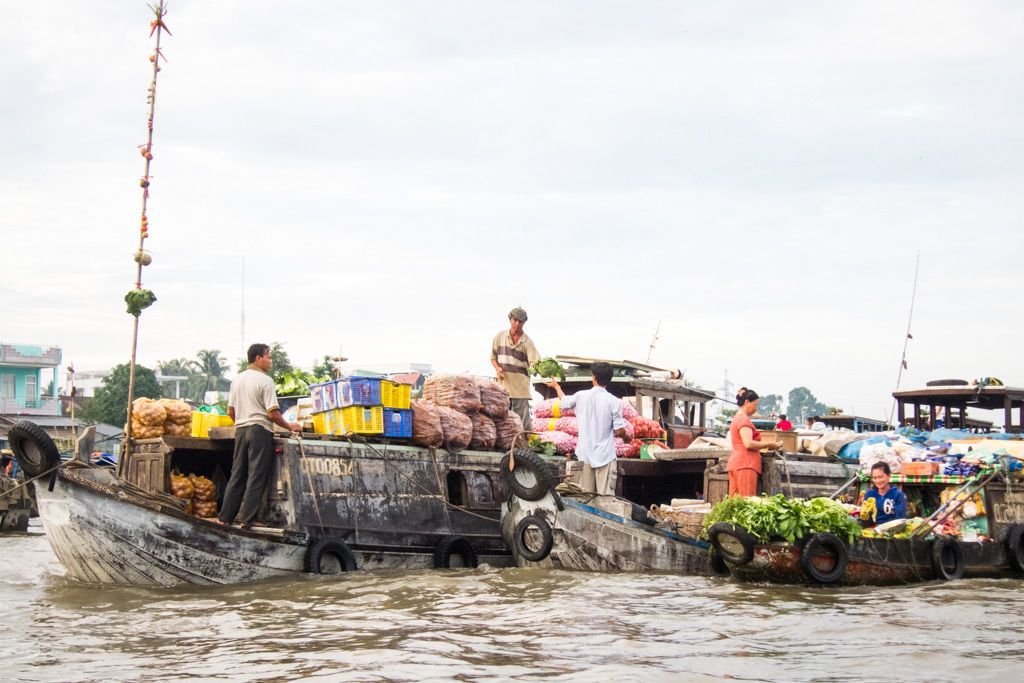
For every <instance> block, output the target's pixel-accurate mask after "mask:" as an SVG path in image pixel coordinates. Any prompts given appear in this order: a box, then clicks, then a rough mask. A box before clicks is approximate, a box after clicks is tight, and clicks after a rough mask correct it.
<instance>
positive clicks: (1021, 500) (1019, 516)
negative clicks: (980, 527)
mask: <svg viewBox="0 0 1024 683" xmlns="http://www.w3.org/2000/svg"><path fill="white" fill-rule="evenodd" d="M992 512H993V516H994V517H995V519H996V521H997V522H1000V523H1003V524H1007V523H1012V522H1021V521H1024V493H1017V492H1007V493H1006V494H1005V497H1004V498H1003V500H1002V501H1001V502H998V503H996V504H995V505H993V506H992Z"/></svg>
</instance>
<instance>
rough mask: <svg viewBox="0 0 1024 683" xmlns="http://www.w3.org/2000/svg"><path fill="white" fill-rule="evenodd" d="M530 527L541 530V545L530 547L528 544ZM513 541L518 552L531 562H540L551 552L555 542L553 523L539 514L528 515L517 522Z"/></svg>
mask: <svg viewBox="0 0 1024 683" xmlns="http://www.w3.org/2000/svg"><path fill="white" fill-rule="evenodd" d="M530 529H537V530H539V531H540V547H539V548H530V547H529V546H528V545H526V538H525V536H526V532H527V531H529V530H530ZM512 543H513V545H514V546H515V548H514V550H515V552H516V554H518V555H519V556H520V557H522V558H523V559H524V560H529V561H530V562H540V561H541V560H543V559H544V558H546V557H547V556H548V555H550V554H551V548H552V546H553V545H554V544H555V539H554V536H553V535H552V533H551V525H550V524H548V523H547V521H546V520H545V519H544V518H542V517H538V516H537V515H526V516H525V517H523V518H522V519H521V520H519V523H518V524H516V530H515V532H514V534H513V536H512Z"/></svg>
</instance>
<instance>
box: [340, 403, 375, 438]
mask: <svg viewBox="0 0 1024 683" xmlns="http://www.w3.org/2000/svg"><path fill="white" fill-rule="evenodd" d="M339 412H340V413H341V421H342V429H343V430H344V432H345V433H346V434H383V433H384V408H382V407H381V406H372V407H370V406H349V407H348V408H341V409H340V411H339Z"/></svg>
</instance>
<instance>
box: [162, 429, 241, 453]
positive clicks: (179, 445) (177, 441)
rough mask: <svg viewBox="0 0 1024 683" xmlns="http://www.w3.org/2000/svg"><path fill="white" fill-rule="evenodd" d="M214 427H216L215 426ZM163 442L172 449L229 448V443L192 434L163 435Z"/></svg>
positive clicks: (202, 449)
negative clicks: (200, 437)
mask: <svg viewBox="0 0 1024 683" xmlns="http://www.w3.org/2000/svg"><path fill="white" fill-rule="evenodd" d="M214 429H217V428H216V427H215V428H214ZM210 431H213V430H210ZM232 438H234V437H232ZM163 442H164V443H165V444H167V445H168V446H170V447H171V448H174V449H185V450H193V451H217V452H224V451H230V450H231V445H230V444H226V443H224V442H223V441H215V440H213V439H199V438H196V437H192V436H165V437H164V438H163Z"/></svg>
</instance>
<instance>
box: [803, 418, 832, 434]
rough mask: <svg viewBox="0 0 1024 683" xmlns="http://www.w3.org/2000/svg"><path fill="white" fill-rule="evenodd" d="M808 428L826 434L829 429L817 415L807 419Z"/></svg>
mask: <svg viewBox="0 0 1024 683" xmlns="http://www.w3.org/2000/svg"><path fill="white" fill-rule="evenodd" d="M807 428H808V429H813V430H814V431H816V432H824V431H825V430H827V429H828V425H827V424H825V423H824V422H822V421H821V418H820V417H818V416H817V415H815V416H814V417H809V418H807Z"/></svg>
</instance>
